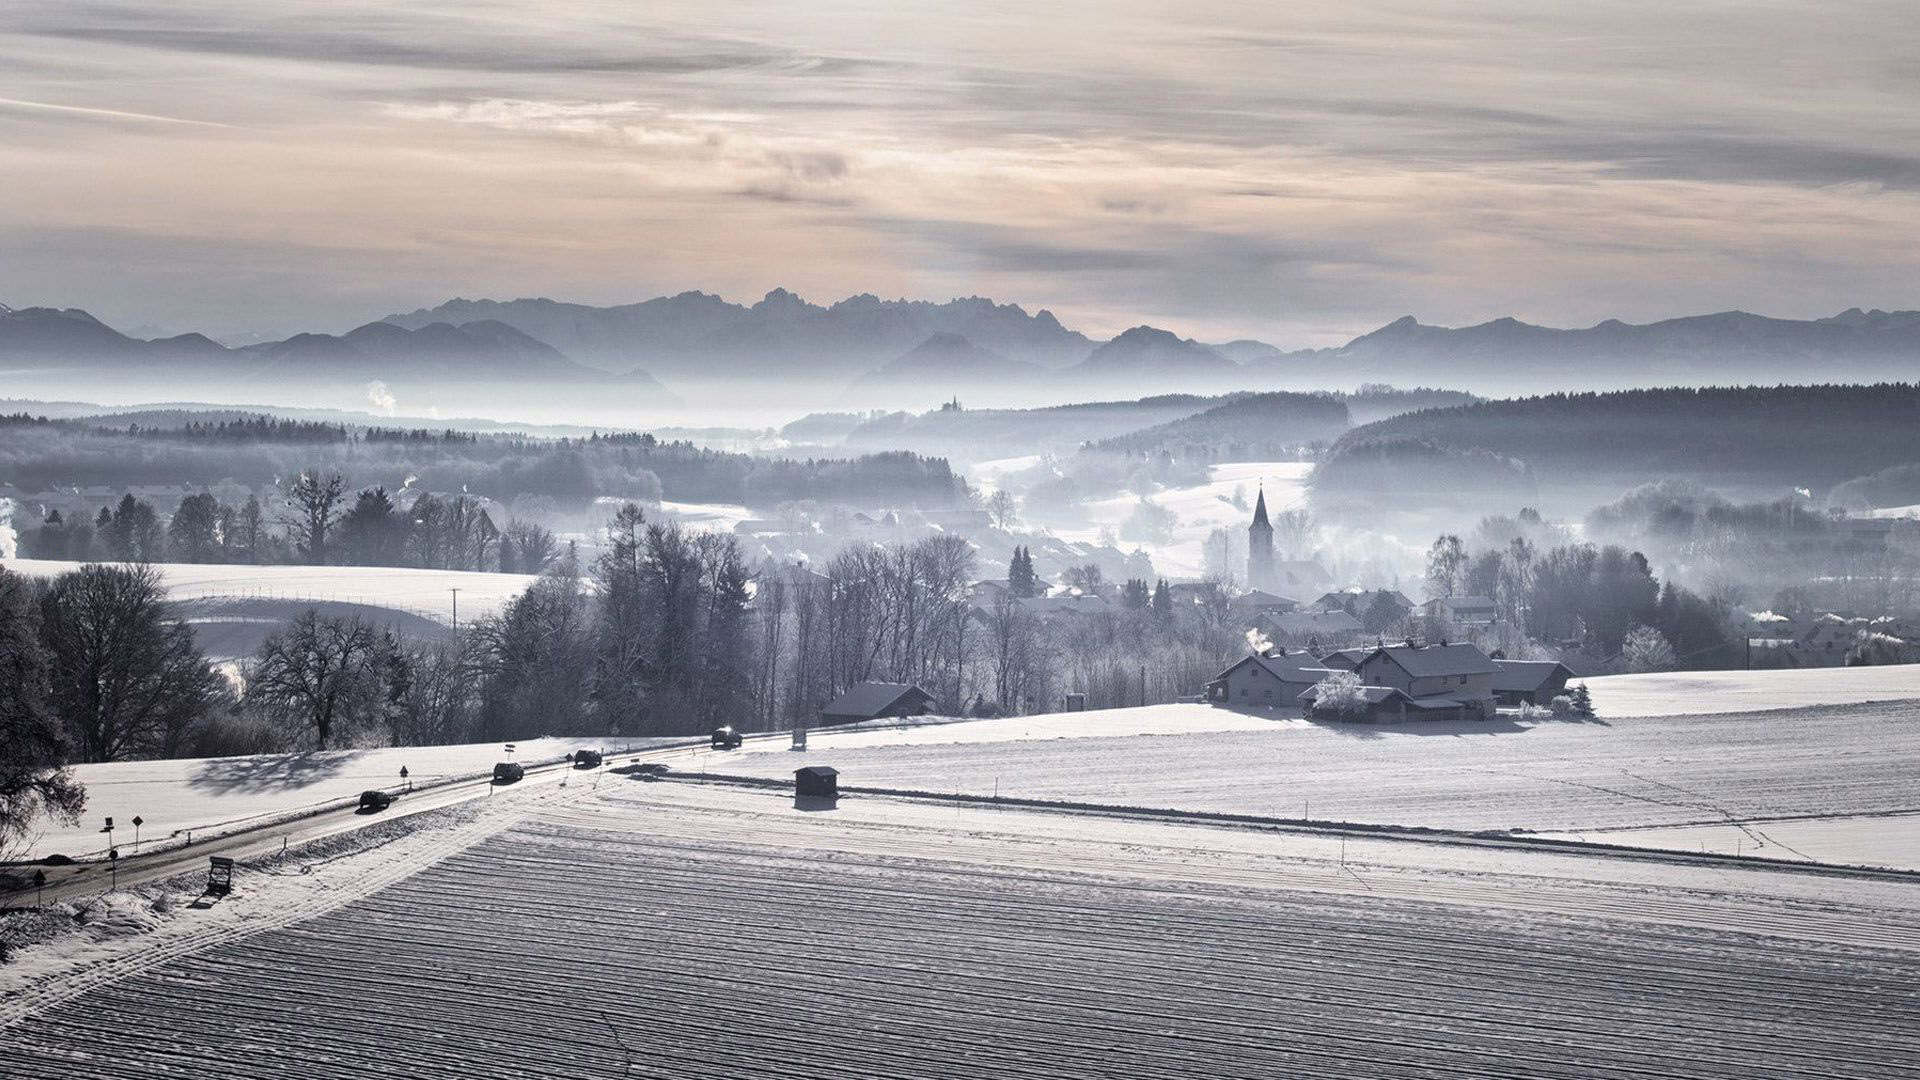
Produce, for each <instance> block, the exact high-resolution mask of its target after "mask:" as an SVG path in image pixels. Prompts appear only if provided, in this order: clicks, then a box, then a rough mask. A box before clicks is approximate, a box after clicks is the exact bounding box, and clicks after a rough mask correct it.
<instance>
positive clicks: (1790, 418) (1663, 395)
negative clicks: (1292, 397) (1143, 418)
mask: <svg viewBox="0 0 1920 1080" xmlns="http://www.w3.org/2000/svg"><path fill="white" fill-rule="evenodd" d="M1415 442H1417V443H1422V444H1428V445H1430V446H1432V447H1436V448H1438V449H1440V450H1443V451H1458V452H1465V451H1471V450H1486V451H1490V452H1492V453H1494V454H1498V455H1500V456H1502V457H1505V458H1509V459H1513V460H1516V461H1518V462H1522V463H1525V464H1526V465H1528V466H1530V467H1531V468H1532V470H1533V471H1534V472H1535V474H1536V475H1537V476H1538V477H1539V482H1540V485H1541V487H1542V489H1543V490H1549V489H1551V488H1553V487H1554V486H1556V485H1583V484H1612V483H1618V482H1621V481H1625V482H1628V483H1641V482H1644V481H1647V480H1653V479H1662V478H1666V477H1676V476H1684V477H1691V478H1695V479H1698V480H1701V481H1702V482H1704V483H1708V484H1724V485H1744V486H1771V487H1776V488H1782V489H1784V488H1791V487H1808V488H1814V489H1824V488H1827V487H1830V486H1832V485H1835V484H1839V483H1841V482H1842V481H1845V480H1848V479H1851V478H1853V477H1856V476H1861V475H1863V474H1866V473H1871V472H1874V471H1876V470H1879V469H1884V468H1887V467H1889V466H1892V465H1900V464H1905V463H1908V462H1915V461H1920V387H1916V386H1914V385H1912V384H1906V383H1883V384H1877V385H1872V386H1771V387H1758V386H1753V387H1709V388H1700V389H1696V388H1664V389H1648V390H1625V391H1618V392H1611V393H1584V394H1548V395H1544V396H1541V397H1530V398H1518V399H1512V400H1505V401H1481V402H1476V403H1473V404H1470V405H1461V406H1456V407H1453V408H1445V409H1432V410H1427V411H1424V412H1416V413H1407V414H1404V415H1401V416H1395V417H1391V418H1389V419H1386V420H1381V421H1378V422H1376V423H1372V424H1367V425H1364V426H1361V427H1357V428H1354V429H1353V430H1352V431H1349V432H1348V433H1347V434H1346V435H1344V436H1342V437H1341V439H1340V440H1339V441H1338V442H1337V443H1335V444H1334V446H1333V448H1332V450H1331V451H1330V453H1329V460H1330V461H1331V460H1336V459H1338V458H1340V457H1342V456H1343V455H1349V454H1356V453H1362V452H1367V453H1372V452H1374V451H1375V450H1377V448H1378V447H1379V446H1380V445H1382V444H1385V443H1403V444H1404V443H1415Z"/></svg>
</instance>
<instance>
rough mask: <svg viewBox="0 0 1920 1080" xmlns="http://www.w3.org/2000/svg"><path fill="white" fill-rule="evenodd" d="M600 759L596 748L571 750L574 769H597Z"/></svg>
mask: <svg viewBox="0 0 1920 1080" xmlns="http://www.w3.org/2000/svg"><path fill="white" fill-rule="evenodd" d="M602 760H603V759H602V758H601V756H600V751H598V750H575V751H574V752H573V767H574V768H576V769H597V768H599V767H600V762H601V761H602Z"/></svg>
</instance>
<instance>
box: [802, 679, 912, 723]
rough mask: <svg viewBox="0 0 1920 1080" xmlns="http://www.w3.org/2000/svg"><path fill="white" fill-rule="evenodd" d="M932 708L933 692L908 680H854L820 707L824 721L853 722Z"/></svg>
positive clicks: (821, 717)
mask: <svg viewBox="0 0 1920 1080" xmlns="http://www.w3.org/2000/svg"><path fill="white" fill-rule="evenodd" d="M932 711H933V695H932V694H929V693H927V692H926V691H925V690H922V689H920V688H919V687H917V686H912V685H909V684H907V683H884V682H863V683H855V684H854V685H853V686H852V687H851V688H849V689H848V690H847V692H846V693H844V694H841V695H840V696H839V697H837V698H834V699H833V701H832V702H830V703H829V704H828V705H827V707H826V708H824V709H821V710H820V722H821V723H823V724H850V723H853V722H855V721H858V720H878V719H881V718H882V717H892V716H925V715H926V714H928V713H929V712H932Z"/></svg>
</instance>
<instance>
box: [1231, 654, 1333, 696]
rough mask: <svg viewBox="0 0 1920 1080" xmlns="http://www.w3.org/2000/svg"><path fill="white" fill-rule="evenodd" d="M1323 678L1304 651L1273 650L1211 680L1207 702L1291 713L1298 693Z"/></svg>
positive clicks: (1321, 670)
mask: <svg viewBox="0 0 1920 1080" xmlns="http://www.w3.org/2000/svg"><path fill="white" fill-rule="evenodd" d="M1326 676H1327V671H1326V669H1325V668H1323V667H1321V666H1320V661H1319V659H1318V658H1316V657H1315V656H1314V655H1313V654H1312V653H1309V652H1307V651H1306V650H1304V649H1293V650H1287V649H1274V650H1271V651H1270V652H1267V653H1255V654H1254V655H1252V656H1248V657H1246V658H1245V659H1243V660H1241V661H1240V662H1239V663H1237V664H1235V665H1233V666H1232V667H1230V668H1228V669H1227V670H1225V671H1223V672H1221V673H1220V674H1218V675H1215V676H1214V677H1213V681H1211V682H1209V683H1207V700H1208V701H1209V702H1211V703H1213V704H1215V705H1232V706H1235V707H1236V708H1252V707H1264V708H1268V709H1286V710H1288V711H1292V710H1293V709H1295V708H1298V707H1299V704H1300V693H1301V691H1303V690H1305V689H1307V688H1308V687H1310V686H1312V685H1313V684H1314V683H1317V682H1319V681H1320V680H1321V679H1323V678H1325V677H1326Z"/></svg>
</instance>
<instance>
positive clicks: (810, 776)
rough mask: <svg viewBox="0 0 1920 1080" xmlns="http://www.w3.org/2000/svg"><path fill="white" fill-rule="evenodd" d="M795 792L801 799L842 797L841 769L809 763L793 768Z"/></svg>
mask: <svg viewBox="0 0 1920 1080" xmlns="http://www.w3.org/2000/svg"><path fill="white" fill-rule="evenodd" d="M793 794H794V797H795V798H799V799H837V798H839V797H840V770H838V769H835V768H834V767H833V766H831V765H808V766H805V767H803V768H799V769H795V770H793Z"/></svg>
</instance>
